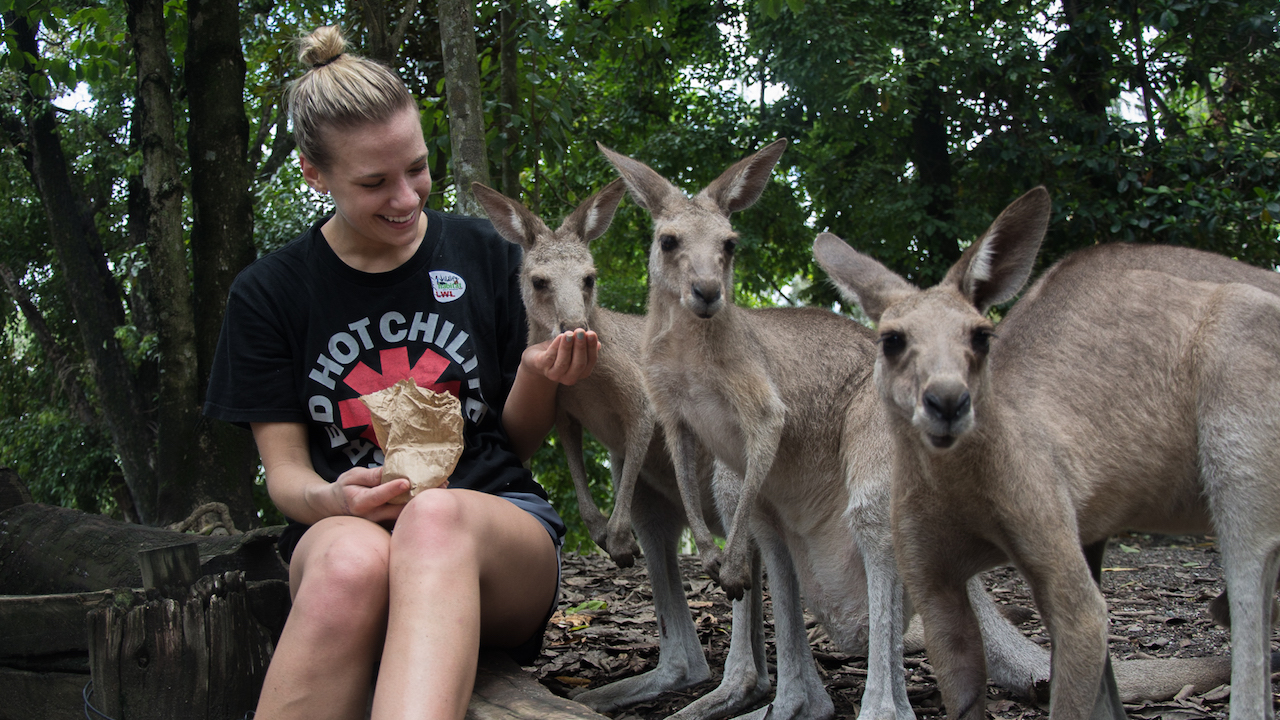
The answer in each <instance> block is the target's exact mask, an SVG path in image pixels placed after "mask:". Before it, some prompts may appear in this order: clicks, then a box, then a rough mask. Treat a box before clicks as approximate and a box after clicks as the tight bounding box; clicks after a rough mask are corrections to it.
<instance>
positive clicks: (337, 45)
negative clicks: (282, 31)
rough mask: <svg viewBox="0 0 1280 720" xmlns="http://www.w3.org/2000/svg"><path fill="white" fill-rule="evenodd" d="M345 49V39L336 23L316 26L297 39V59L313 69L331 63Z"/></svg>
mask: <svg viewBox="0 0 1280 720" xmlns="http://www.w3.org/2000/svg"><path fill="white" fill-rule="evenodd" d="M346 51H347V40H346V38H344V37H342V28H340V27H338V26H337V25H325V26H324V27H318V28H316V29H315V31H314V32H312V33H311V34H310V35H307V36H306V37H303V38H300V39H299V40H298V61H299V62H301V63H302V64H303V65H305V66H306V67H308V68H311V69H315V68H319V67H324V66H325V65H328V64H330V63H332V62H333V61H334V60H336V59H337V58H338V57H339V56H341V55H342V54H343V53H345V52H346Z"/></svg>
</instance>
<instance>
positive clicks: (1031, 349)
mask: <svg viewBox="0 0 1280 720" xmlns="http://www.w3.org/2000/svg"><path fill="white" fill-rule="evenodd" d="M1050 208H1051V205H1050V200H1049V194H1048V192H1046V191H1045V190H1044V189H1043V188H1037V189H1035V190H1032V191H1031V192H1029V193H1027V194H1026V195H1024V196H1023V197H1022V198H1020V199H1018V200H1016V201H1015V202H1014V203H1013V204H1011V205H1010V206H1009V207H1008V208H1006V209H1005V210H1004V212H1002V213H1001V214H1000V215H999V217H997V218H996V220H995V222H994V223H993V224H992V225H991V227H990V228H989V229H988V230H987V231H986V233H985V234H983V235H982V236H981V237H980V238H979V239H978V240H977V241H976V242H974V243H973V245H972V246H970V247H969V248H968V249H967V250H966V251H965V252H964V253H963V255H962V256H961V258H960V260H959V261H958V262H957V263H956V264H955V265H954V266H953V267H952V268H951V270H950V271H949V272H948V274H947V276H946V277H945V278H944V279H943V281H942V282H941V283H940V284H939V285H938V286H936V287H934V288H931V289H929V290H925V291H921V290H918V289H916V288H914V287H912V286H911V285H910V284H908V283H907V282H906V281H905V280H903V279H902V278H901V277H899V276H898V275H896V274H894V273H893V272H891V271H889V270H888V269H886V268H885V267H884V266H882V265H880V264H879V263H878V262H876V261H875V260H873V259H871V258H869V257H867V256H865V255H862V254H860V253H858V252H856V251H854V250H853V249H852V248H850V247H849V246H848V245H846V244H845V243H844V242H843V241H841V240H840V239H839V238H837V237H835V236H834V235H830V234H825V233H824V234H823V235H820V236H819V237H818V238H817V240H816V241H815V243H814V255H815V257H816V258H817V259H818V261H819V263H820V264H821V265H822V266H823V267H824V268H825V269H826V270H827V272H828V274H829V275H830V276H831V278H832V279H833V281H835V283H836V284H837V286H838V287H840V288H841V290H842V291H843V292H844V293H845V294H846V296H847V297H849V298H850V299H851V300H853V301H855V302H858V303H859V304H860V305H861V306H862V308H863V310H864V311H865V312H866V313H867V315H868V316H869V317H870V318H871V319H872V320H874V321H876V322H877V323H878V324H879V328H878V335H879V341H878V342H879V353H878V355H877V358H876V361H875V362H876V385H877V386H878V388H879V393H880V395H881V397H882V398H883V404H884V408H885V410H886V415H887V417H888V421H889V424H890V426H891V427H892V430H893V436H894V439H895V451H894V456H895V460H894V479H893V537H894V542H895V545H896V548H897V557H898V560H899V568H900V570H901V572H902V575H903V578H904V581H905V583H906V586H907V588H908V590H909V592H910V594H911V597H912V599H913V601H914V602H915V604H916V607H917V609H918V610H919V611H920V613H921V617H922V618H923V621H924V627H925V638H926V644H927V647H928V652H929V658H930V660H931V661H932V662H933V665H934V669H935V672H936V675H937V677H938V684H939V687H940V689H941V690H942V695H943V701H944V703H945V704H946V707H947V708H948V712H949V714H950V716H951V717H956V718H966V719H977V718H981V717H983V714H984V711H985V702H984V700H985V696H986V690H985V683H986V677H985V671H984V668H983V656H982V651H981V650H980V648H981V644H980V640H979V637H978V633H979V631H978V627H977V625H976V623H975V622H974V619H973V616H972V612H971V610H970V607H969V604H968V602H967V601H966V594H965V592H964V586H965V585H964V584H965V581H966V580H967V579H968V578H969V577H970V576H971V575H973V574H974V573H976V572H979V571H981V570H982V569H985V568H987V567H990V566H992V565H994V564H997V563H1000V562H1003V561H1005V560H1006V559H1007V560H1010V561H1012V562H1013V564H1014V565H1015V566H1016V567H1017V568H1018V569H1019V570H1020V571H1021V572H1022V574H1023V575H1024V576H1025V577H1026V578H1027V581H1028V583H1029V585H1030V586H1031V588H1032V592H1033V595H1034V597H1035V600H1036V603H1037V605H1038V606H1039V609H1040V613H1041V616H1042V617H1043V619H1044V621H1045V625H1046V627H1047V629H1048V631H1049V634H1050V636H1051V638H1052V641H1053V658H1052V667H1053V671H1052V672H1053V675H1052V676H1053V680H1052V688H1051V705H1050V714H1051V716H1052V717H1054V718H1055V719H1057V720H1075V719H1077V718H1085V717H1089V716H1090V714H1091V712H1096V713H1100V714H1104V713H1108V712H1110V713H1111V714H1117V713H1116V708H1115V705H1114V704H1113V703H1112V702H1111V701H1109V700H1108V699H1107V698H1106V697H1104V696H1103V694H1102V693H1100V688H1101V687H1102V683H1103V680H1104V679H1105V677H1106V676H1107V675H1108V673H1107V672H1106V669H1107V667H1108V662H1107V659H1106V658H1107V618H1106V607H1105V603H1104V602H1103V599H1102V595H1101V593H1100V591H1099V589H1098V587H1097V585H1096V584H1095V582H1094V580H1093V578H1092V577H1091V572H1090V567H1089V565H1088V563H1087V562H1086V560H1085V558H1084V556H1083V555H1082V554H1081V552H1080V549H1081V547H1082V545H1096V544H1097V543H1099V542H1105V539H1106V538H1107V537H1108V536H1109V535H1111V534H1113V533H1115V532H1118V531H1121V530H1129V529H1132V530H1145V531H1152V532H1178V533H1199V532H1208V531H1212V532H1214V533H1215V534H1216V535H1217V538H1218V543H1219V548H1220V550H1221V552H1222V560H1223V565H1224V569H1225V576H1226V584H1227V589H1228V592H1229V596H1230V609H1231V628H1232V648H1233V652H1232V658H1231V666H1232V667H1231V687H1232V702H1231V717H1232V718H1263V717H1266V718H1271V717H1274V713H1273V711H1272V707H1271V681H1270V658H1269V655H1270V642H1269V633H1268V630H1267V629H1268V625H1269V620H1270V618H1269V613H1270V607H1271V596H1272V593H1273V592H1274V587H1275V583H1276V572H1277V565H1280V560H1278V550H1280V477H1277V472H1278V470H1277V469H1278V468H1280V443H1277V441H1278V440H1280V423H1278V422H1277V421H1276V420H1275V417H1276V415H1275V412H1274V408H1275V407H1276V404H1277V402H1278V401H1280V385H1278V384H1277V383H1276V381H1275V378H1277V377H1280V353H1278V352H1277V351H1278V350H1280V298H1277V291H1278V290H1280V281H1278V280H1277V278H1276V275H1275V273H1271V272H1268V271H1265V270H1261V269H1258V268H1252V267H1249V266H1247V265H1244V264H1241V263H1237V262H1235V261H1231V260H1228V259H1226V258H1223V257H1220V256H1215V255H1211V254H1207V253H1202V252H1198V251H1194V250H1189V249H1185V248H1175V247H1159V246H1130V245H1103V246H1096V247H1093V248H1089V249H1086V250H1082V251H1079V252H1077V253H1074V254H1072V255H1071V256H1069V257H1067V258H1066V259H1064V260H1062V261H1061V262H1059V263H1058V264H1056V265H1055V266H1054V267H1052V268H1051V269H1050V270H1048V271H1047V272H1046V273H1045V274H1044V275H1043V276H1042V277H1041V278H1040V279H1039V280H1038V281H1037V282H1036V283H1035V284H1034V285H1033V286H1032V287H1031V288H1030V289H1029V290H1028V291H1027V292H1026V294H1025V295H1024V296H1023V298H1022V299H1021V300H1020V301H1019V302H1018V303H1017V304H1016V305H1015V306H1014V307H1013V309H1012V310H1011V311H1010V312H1009V313H1008V315H1007V316H1006V317H1005V319H1004V320H1003V321H1002V322H1001V323H1000V324H999V325H998V326H993V325H992V323H991V322H990V321H989V320H988V319H987V318H986V311H987V310H988V309H989V308H990V307H991V306H992V305H995V304H997V303H1000V302H1003V301H1005V300H1007V299H1009V298H1010V297H1012V296H1013V295H1014V294H1015V293H1017V292H1018V291H1019V290H1020V289H1021V288H1022V286H1023V285H1024V284H1025V283H1026V281H1027V279H1028V277H1029V276H1030V274H1031V270H1032V267H1033V264H1034V261H1035V257H1036V254H1037V252H1038V250H1039V246H1040V243H1041V241H1042V239H1043V237H1044V234H1045V231H1046V228H1047V226H1048V219H1049V213H1050ZM1118 714H1119V715H1122V714H1123V708H1119V709H1118ZM1095 716H1096V715H1095Z"/></svg>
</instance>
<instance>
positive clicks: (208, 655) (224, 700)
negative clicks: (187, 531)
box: [87, 572, 272, 720]
mask: <svg viewBox="0 0 1280 720" xmlns="http://www.w3.org/2000/svg"><path fill="white" fill-rule="evenodd" d="M248 594H249V593H248V585H247V583H246V582H245V579H244V574H243V573H240V572H231V573H225V574H223V575H207V576H204V577H202V578H200V579H199V580H198V581H197V582H196V584H195V585H194V586H193V587H192V588H191V590H190V592H189V593H188V594H187V596H186V597H185V598H180V599H174V598H164V597H157V596H156V595H155V594H152V595H151V599H148V600H147V601H146V602H144V603H142V604H140V605H137V606H134V607H119V606H117V605H109V606H107V607H104V608H100V609H97V610H93V611H91V612H90V613H89V615H88V620H87V622H88V625H89V645H90V648H89V656H90V666H91V669H92V675H93V680H94V699H95V703H94V704H95V707H97V708H98V709H99V710H101V711H102V712H103V713H104V714H106V715H109V716H111V717H113V718H116V719H117V720H151V719H152V718H155V719H156V720H160V719H163V718H190V719H191V720H204V719H206V718H209V719H216V720H225V719H227V718H239V717H241V716H243V715H244V713H245V712H247V711H248V710H251V709H253V707H254V705H255V704H256V703H257V699H258V693H259V691H260V690H261V687H262V680H263V677H264V676H265V675H266V668H267V662H268V660H269V658H270V655H271V649H272V640H271V633H270V632H269V631H268V630H267V629H266V628H264V627H262V626H261V625H260V624H259V623H258V621H257V620H256V619H255V618H254V616H253V613H252V611H251V610H250V603H249V600H248Z"/></svg>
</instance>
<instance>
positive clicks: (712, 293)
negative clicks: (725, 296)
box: [693, 282, 720, 305]
mask: <svg viewBox="0 0 1280 720" xmlns="http://www.w3.org/2000/svg"><path fill="white" fill-rule="evenodd" d="M693 296H694V297H696V298H698V300H699V301H700V302H702V303H704V304H707V305H711V304H714V303H715V301H717V300H719V299H720V283H717V282H696V283H694V284H693Z"/></svg>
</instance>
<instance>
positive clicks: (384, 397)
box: [360, 378, 463, 505]
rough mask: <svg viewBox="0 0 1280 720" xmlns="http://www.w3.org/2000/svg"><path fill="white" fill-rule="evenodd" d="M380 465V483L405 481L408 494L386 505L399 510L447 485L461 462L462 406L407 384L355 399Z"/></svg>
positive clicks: (449, 397) (450, 398) (447, 396)
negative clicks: (365, 418) (381, 458)
mask: <svg viewBox="0 0 1280 720" xmlns="http://www.w3.org/2000/svg"><path fill="white" fill-rule="evenodd" d="M360 401H361V402H363V403H364V404H365V406H366V407H368V408H369V415H370V416H371V417H372V424H373V433H374V435H375V436H376V437H377V438H378V445H380V446H381V447H382V453H383V455H385V456H386V460H385V461H384V462H383V464H382V482H384V483H387V482H391V481H392V480H397V479H399V478H407V479H408V480H409V491H408V492H406V493H404V494H402V495H397V496H396V497H394V498H392V499H391V500H390V501H389V502H390V503H391V504H393V505H403V504H405V503H407V502H409V498H411V497H413V496H415V495H417V494H418V493H420V492H422V491H423V490H428V489H430V488H434V487H439V486H441V485H443V484H445V482H446V481H447V480H448V479H449V475H451V474H452V473H453V468H454V467H455V466H457V464H458V458H460V457H462V446H463V441H462V403H461V402H459V401H458V398H456V397H454V396H453V395H450V394H449V393H438V392H434V391H432V390H428V389H426V388H420V387H418V383H417V382H415V381H414V380H413V378H409V379H408V380H401V381H399V382H397V383H396V384H395V385H392V386H391V387H389V388H387V389H386V390H380V391H378V392H376V393H370V394H368V395H361V396H360Z"/></svg>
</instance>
